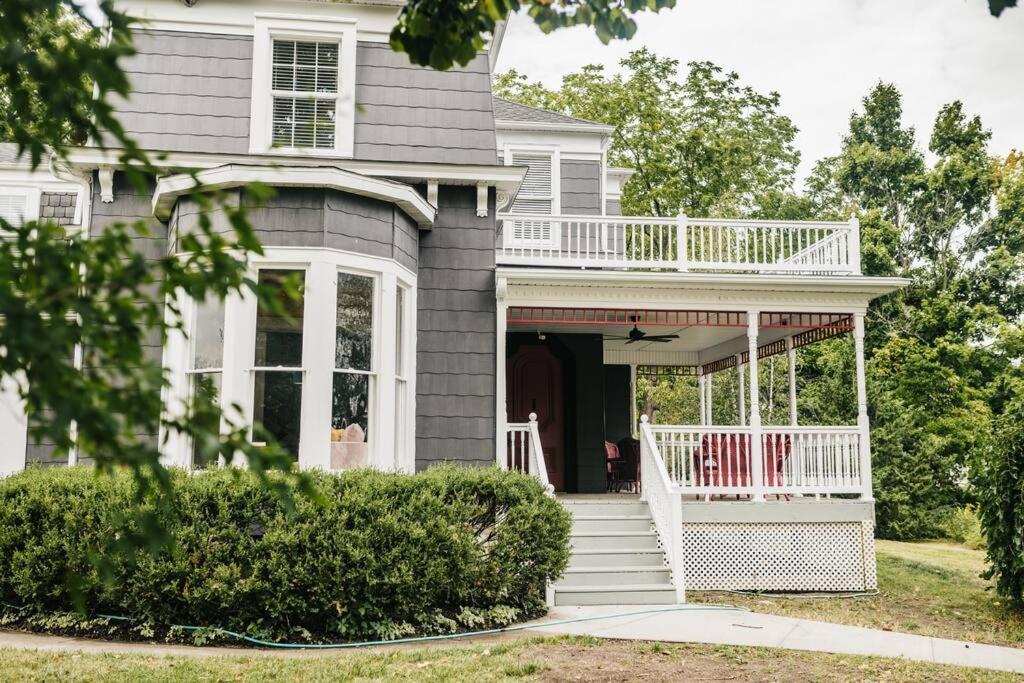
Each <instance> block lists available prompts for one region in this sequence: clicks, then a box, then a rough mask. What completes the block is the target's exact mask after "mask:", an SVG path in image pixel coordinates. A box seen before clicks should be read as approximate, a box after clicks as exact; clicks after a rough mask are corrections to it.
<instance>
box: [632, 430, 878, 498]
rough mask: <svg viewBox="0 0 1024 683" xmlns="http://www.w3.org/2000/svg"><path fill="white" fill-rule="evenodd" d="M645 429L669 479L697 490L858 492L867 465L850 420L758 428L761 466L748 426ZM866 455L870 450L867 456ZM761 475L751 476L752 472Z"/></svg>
mask: <svg viewBox="0 0 1024 683" xmlns="http://www.w3.org/2000/svg"><path fill="white" fill-rule="evenodd" d="M648 429H649V431H650V432H651V437H652V439H654V443H655V445H656V446H657V451H658V453H659V455H660V456H661V458H662V459H663V462H664V467H665V469H666V472H667V474H668V477H669V479H670V481H671V482H672V484H673V486H675V487H676V488H677V489H678V490H680V491H681V492H682V493H687V494H699V495H724V494H737V495H751V496H753V495H754V494H756V493H757V492H758V490H760V491H762V492H763V493H765V494H769V495H773V494H774V495H788V494H809V495H822V494H824V495H831V494H862V493H863V490H864V473H865V472H866V471H867V470H866V468H865V464H864V462H863V458H864V457H865V456H864V454H863V453H862V451H861V447H860V444H861V433H860V430H859V428H858V427H856V426H827V427H803V426H802V427H776V426H763V427H762V428H761V448H760V452H761V454H762V466H761V467H760V468H755V467H754V465H755V463H754V462H753V461H752V454H753V453H754V450H755V449H754V448H752V446H753V445H754V444H753V443H752V441H751V439H752V434H753V431H752V429H751V428H750V427H733V426H729V427H719V426H699V425H657V426H654V425H652V426H650V427H649V428H648ZM868 457H870V456H868ZM758 471H760V472H761V475H760V476H761V478H762V481H761V482H758V481H755V472H758Z"/></svg>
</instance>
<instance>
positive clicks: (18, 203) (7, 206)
mask: <svg viewBox="0 0 1024 683" xmlns="http://www.w3.org/2000/svg"><path fill="white" fill-rule="evenodd" d="M26 201H27V197H26V196H25V195H23V194H0V218H3V219H4V221H6V222H7V223H10V224H11V225H20V224H21V222H22V220H24V218H25V203H26Z"/></svg>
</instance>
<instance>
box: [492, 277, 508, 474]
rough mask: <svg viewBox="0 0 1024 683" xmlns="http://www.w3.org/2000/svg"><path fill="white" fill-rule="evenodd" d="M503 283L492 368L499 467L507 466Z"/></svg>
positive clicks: (496, 449) (496, 451)
mask: <svg viewBox="0 0 1024 683" xmlns="http://www.w3.org/2000/svg"><path fill="white" fill-rule="evenodd" d="M502 285H503V283H502V282H499V283H498V306H497V316H498V319H497V321H496V322H497V325H496V326H495V327H496V332H497V334H496V337H495V338H496V344H495V347H496V349H495V353H496V359H497V361H496V363H495V369H494V409H495V420H494V424H495V427H496V428H497V429H496V433H495V435H494V436H495V438H494V458H495V460H497V462H498V467H500V468H501V469H507V468H508V460H507V458H506V457H505V456H506V453H505V448H506V440H507V438H508V437H507V435H506V432H507V431H508V406H507V405H506V400H507V397H506V395H505V342H506V340H505V334H506V331H507V328H508V304H506V303H505V297H504V291H503V287H502Z"/></svg>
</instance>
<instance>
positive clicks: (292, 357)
mask: <svg viewBox="0 0 1024 683" xmlns="http://www.w3.org/2000/svg"><path fill="white" fill-rule="evenodd" d="M287 278H298V280H299V283H300V284H301V285H304V284H305V272H304V271H301V270H271V269H266V270H260V272H259V284H260V285H262V286H263V287H265V288H266V289H267V290H268V291H269V292H271V294H270V296H272V297H273V299H275V300H276V303H277V305H276V306H271V305H269V304H268V305H265V304H264V303H263V301H261V302H260V303H259V304H257V307H256V349H255V355H254V358H255V364H254V367H253V368H252V373H253V420H254V421H255V422H258V423H259V424H260V425H261V426H262V427H263V429H265V430H266V431H267V432H268V433H269V434H271V435H272V436H273V437H274V438H275V439H276V440H277V442H278V443H279V444H281V445H282V446H284V447H285V448H286V449H287V450H288V451H289V452H290V453H292V455H293V456H294V457H295V459H296V461H297V460H298V453H299V433H300V430H301V422H302V383H303V378H304V368H303V365H302V344H303V320H304V309H305V297H304V295H303V296H299V297H298V298H297V299H296V298H293V297H291V296H288V295H287V294H286V289H285V287H286V284H287V283H288V280H287Z"/></svg>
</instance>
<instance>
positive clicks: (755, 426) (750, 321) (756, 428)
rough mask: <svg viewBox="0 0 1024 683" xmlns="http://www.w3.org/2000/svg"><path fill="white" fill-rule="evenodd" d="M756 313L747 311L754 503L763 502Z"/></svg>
mask: <svg viewBox="0 0 1024 683" xmlns="http://www.w3.org/2000/svg"><path fill="white" fill-rule="evenodd" d="M759 318H760V315H759V312H758V311H747V352H748V353H749V354H750V358H749V360H748V362H747V365H748V367H749V368H750V461H751V463H750V464H751V467H750V471H751V474H752V476H753V479H754V482H753V483H754V495H753V499H754V502H763V501H764V458H763V457H762V456H761V395H760V387H759V384H760V378H759V377H758V362H757V361H758V358H757V331H758V330H757V328H758V321H759Z"/></svg>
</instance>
